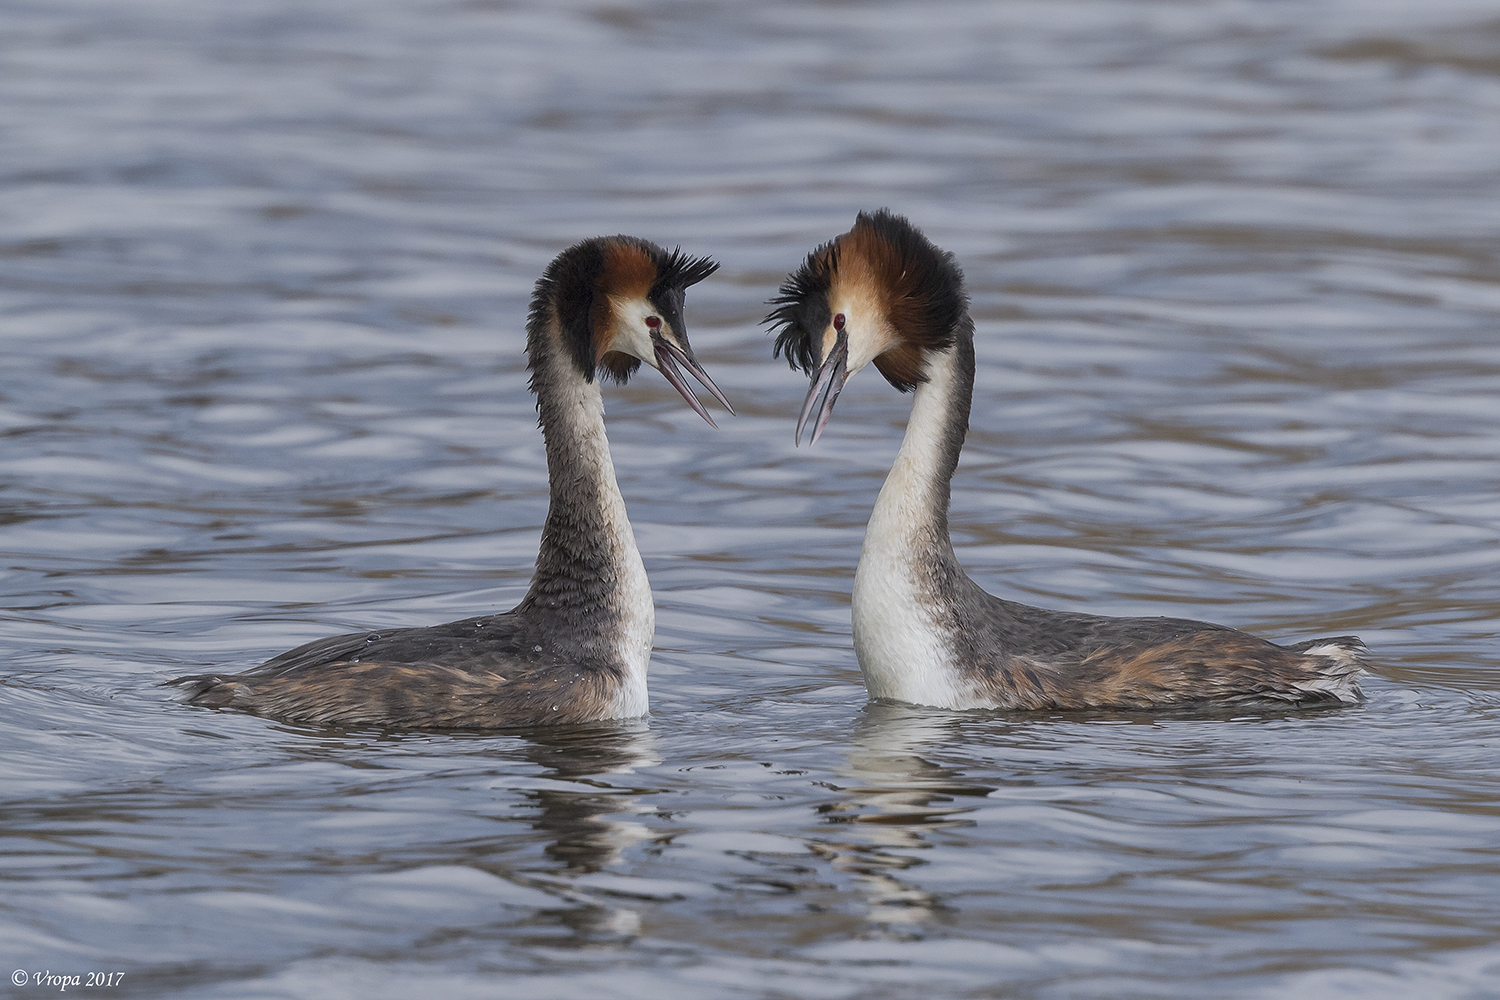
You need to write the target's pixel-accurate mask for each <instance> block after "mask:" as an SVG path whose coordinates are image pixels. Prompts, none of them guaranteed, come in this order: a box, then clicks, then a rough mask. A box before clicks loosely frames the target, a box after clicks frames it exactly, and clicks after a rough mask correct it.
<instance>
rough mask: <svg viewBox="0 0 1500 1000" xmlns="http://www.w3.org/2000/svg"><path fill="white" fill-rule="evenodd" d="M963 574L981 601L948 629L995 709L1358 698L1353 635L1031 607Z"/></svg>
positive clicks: (1359, 662)
mask: <svg viewBox="0 0 1500 1000" xmlns="http://www.w3.org/2000/svg"><path fill="white" fill-rule="evenodd" d="M965 582H966V583H969V585H970V587H972V588H973V590H974V591H977V592H978V596H979V597H980V598H982V599H983V602H984V604H986V605H988V607H987V611H986V613H984V614H982V615H980V616H976V618H975V619H974V620H972V621H971V622H969V623H968V625H967V627H963V626H961V627H959V628H958V629H957V630H956V631H955V633H954V634H953V639H954V645H955V647H956V649H957V653H958V655H957V656H956V657H955V662H956V663H957V664H960V665H962V667H963V671H962V673H963V676H964V678H965V680H966V681H967V682H968V683H969V684H971V685H972V687H973V690H974V692H975V694H976V696H977V697H978V698H980V699H982V700H983V701H984V702H985V703H986V704H989V705H992V706H994V707H996V708H1007V709H1077V708H1167V707H1178V706H1190V705H1203V704H1216V705H1253V704H1261V705H1275V704H1280V705H1297V706H1314V705H1337V704H1355V703H1358V702H1359V701H1360V700H1361V696H1360V692H1359V682H1358V675H1359V673H1360V671H1361V670H1362V669H1363V668H1364V653H1365V646H1364V643H1362V642H1361V641H1360V640H1359V639H1358V638H1356V637H1354V636H1338V637H1336V638H1329V639H1314V640H1310V641H1308V642H1301V643H1297V644H1295V645H1292V646H1281V645H1278V644H1276V643H1274V642H1271V641H1269V640H1267V639H1262V638H1260V637H1259V636H1254V635H1250V634H1249V633H1246V632H1241V631H1239V630H1237V629H1232V628H1227V627H1225V626H1222V625H1214V624H1211V623H1208V622H1199V621H1190V620H1187V619H1182V618H1151V617H1143V618H1109V617H1104V616H1101V615H1084V614H1074V613H1068V612H1062V611H1050V610H1047V609H1045V608H1033V607H1029V606H1027V605H1024V604H1016V603H1013V602H1010V601H1002V600H1000V599H999V598H996V597H994V596H992V595H990V594H985V593H984V592H983V591H979V589H978V587H977V586H975V585H973V584H972V582H970V581H968V580H967V578H966V579H965ZM969 604H970V602H960V603H959V605H958V606H959V607H963V606H966V605H969ZM1309 650H1316V652H1313V653H1309V652H1308V651H1309Z"/></svg>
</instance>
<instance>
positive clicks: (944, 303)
mask: <svg viewBox="0 0 1500 1000" xmlns="http://www.w3.org/2000/svg"><path fill="white" fill-rule="evenodd" d="M771 304H772V305H774V306H776V307H777V308H776V310H775V311H774V312H772V313H771V315H769V316H767V317H766V319H765V321H766V322H767V323H769V324H771V326H772V329H773V330H774V331H775V332H776V350H775V353H776V354H777V355H778V356H779V355H780V354H782V353H783V352H785V354H786V359H787V361H788V362H789V363H790V364H791V366H792V367H793V368H800V369H802V370H803V371H804V372H807V373H809V375H811V377H812V387H811V388H810V389H809V390H808V393H807V399H806V401H805V402H804V403H803V404H802V415H801V417H800V418H799V419H798V420H797V438H796V440H797V441H798V442H799V443H800V442H801V440H802V428H803V427H804V426H806V424H807V422H808V418H809V417H810V416H811V415H812V414H813V412H814V409H815V408H816V411H817V418H816V420H815V421H814V422H813V432H812V440H813V441H817V440H818V438H819V437H821V436H822V434H823V428H824V427H825V426H827V424H828V418H829V417H830V416H832V415H833V404H834V401H835V400H837V399H838V395H839V393H840V392H841V391H842V390H843V388H844V383H845V382H847V381H848V380H849V379H850V378H851V377H853V375H854V374H855V373H856V372H858V371H859V370H860V369H861V368H863V367H864V366H865V365H867V364H869V363H870V362H872V361H873V362H875V367H876V369H878V370H879V372H880V374H882V375H884V376H885V379H886V381H887V382H889V383H890V384H891V385H893V386H895V387H896V388H897V389H900V390H901V391H902V392H909V391H910V390H912V389H915V388H916V387H917V386H918V385H920V384H921V383H923V382H925V381H927V376H926V375H925V374H924V373H923V366H924V364H925V362H926V356H927V354H928V352H931V351H943V350H947V349H948V348H950V347H952V346H953V328H954V326H955V325H956V324H957V323H958V320H959V317H960V316H961V315H963V311H964V308H965V306H966V304H967V302H966V298H965V295H964V288H963V273H962V272H961V271H960V270H959V268H958V264H957V263H955V262H954V260H953V255H952V254H949V253H947V252H946V251H943V250H939V249H938V248H937V247H935V246H933V245H932V243H931V241H929V240H928V239H927V237H926V236H923V235H922V232H921V230H919V229H917V227H916V226H913V225H912V224H911V223H910V222H908V221H907V220H906V219H905V217H903V216H900V215H895V214H893V213H892V212H890V211H888V210H886V209H881V210H880V211H878V212H861V213H859V216H858V217H857V218H856V219H855V220H854V228H853V229H851V230H849V231H848V232H847V233H845V234H844V235H842V236H837V237H835V238H834V239H832V240H830V241H829V242H827V243H825V244H823V245H822V246H820V247H818V249H816V250H814V251H813V252H812V253H810V254H808V255H807V260H806V261H805V262H804V263H803V265H802V266H801V267H800V268H798V269H797V270H796V271H794V272H793V273H792V274H790V275H788V276H787V279H786V281H785V282H784V283H783V284H782V286H781V294H780V295H778V296H777V297H776V298H774V299H772V300H771ZM820 399H821V402H819V400H820Z"/></svg>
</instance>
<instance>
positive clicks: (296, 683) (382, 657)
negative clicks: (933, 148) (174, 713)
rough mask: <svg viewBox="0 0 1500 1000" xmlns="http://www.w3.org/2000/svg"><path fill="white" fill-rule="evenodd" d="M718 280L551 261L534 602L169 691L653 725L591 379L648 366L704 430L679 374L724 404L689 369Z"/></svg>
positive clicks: (659, 252) (619, 510) (360, 720)
mask: <svg viewBox="0 0 1500 1000" xmlns="http://www.w3.org/2000/svg"><path fill="white" fill-rule="evenodd" d="M717 267H718V265H717V264H715V263H713V262H712V261H710V260H707V259H705V258H694V257H688V256H685V255H683V254H681V253H680V252H675V251H674V252H672V253H668V252H666V251H665V250H663V249H662V248H661V247H658V246H656V245H655V244H653V243H649V242H647V241H645V240H640V239H636V238H634V237H628V236H614V237H600V238H597V239H592V240H585V241H584V242H582V243H579V244H577V245H576V246H573V247H571V248H569V249H568V250H565V251H564V252H563V253H561V254H559V255H558V257H557V258H556V259H554V260H553V261H552V263H551V265H549V266H548V268H547V270H546V272H545V274H544V275H543V276H542V278H541V279H540V280H539V281H538V282H537V285H536V290H535V293H534V295H533V297H532V302H531V310H530V313H529V316H528V319H527V324H526V329H527V338H526V350H527V355H528V368H529V369H530V371H531V390H532V392H534V393H535V394H536V398H537V412H538V416H539V422H540V424H541V428H542V435H543V439H544V440H545V443H546V451H547V472H548V478H549V481H550V503H549V506H548V511H547V521H546V524H545V526H544V527H543V530H542V540H541V548H540V552H539V553H538V555H537V561H536V571H535V573H534V574H533V576H532V580H531V586H530V589H529V590H528V592H527V594H526V596H525V597H524V598H523V599H522V601H521V603H520V604H519V605H517V606H516V607H515V608H514V609H513V610H511V611H508V612H505V613H503V614H493V615H482V616H479V617H476V618H468V619H464V620H463V621H456V622H449V623H447V624H444V625H436V626H432V627H428V628H403V629H393V630H389V631H387V630H381V631H379V632H368V633H366V632H361V633H356V634H351V635H340V636H334V637H331V638H327V639H320V640H317V641H315V642H310V643H308V644H306V645H304V646H299V647H297V648H296V649H293V650H290V651H288V652H286V653H282V654H281V655H280V656H277V657H275V658H273V659H271V660H268V661H267V662H266V663H264V664H262V665H261V666H259V667H256V668H254V669H252V670H249V671H246V672H244V673H239V674H230V675H222V674H200V675H194V676H190V677H179V678H176V679H175V680H173V681H170V682H168V683H171V684H176V685H178V686H180V687H182V688H184V689H186V690H187V691H188V701H190V702H191V703H193V704H196V705H203V706H209V707H228V708H238V709H243V710H246V711H249V712H253V713H255V714H258V715H264V716H269V717H272V718H277V719H284V720H288V721H297V722H310V723H320V724H329V725H340V726H380V727H399V728H495V727H508V726H530V725H539V724H549V723H575V722H591V721H596V720H602V719H617V718H630V717H633V716H638V715H643V714H645V712H646V710H647V706H648V698H647V693H646V668H647V663H648V661H649V660H650V657H651V643H652V637H653V634H654V631H655V624H656V612H655V608H654V606H653V604H652V601H651V585H650V583H649V581H648V580H647V579H646V569H645V566H644V564H643V563H642V561H641V556H640V552H639V550H638V549H637V548H636V544H635V536H634V534H633V533H632V531H631V528H630V521H629V519H628V517H627V516H626V513H625V501H624V499H623V497H621V495H620V489H619V486H618V485H617V483H616V481H615V472H614V464H613V462H612V461H611V459H610V453H609V442H608V440H607V439H606V437H605V428H604V403H603V397H602V396H601V394H600V389H599V382H600V379H601V378H603V377H610V378H614V379H615V380H617V381H620V382H624V381H626V380H627V379H628V378H629V377H630V376H631V375H632V374H633V373H634V372H635V370H636V369H637V368H638V367H639V366H640V363H641V362H642V361H644V362H646V363H647V364H648V365H651V366H652V367H654V368H656V369H658V370H659V371H661V373H662V374H663V375H664V376H666V378H667V379H668V381H670V382H671V383H672V385H673V386H674V387H676V388H677V390H678V391H679V392H680V393H681V394H682V395H683V397H684V399H686V400H687V402H688V403H689V405H691V406H692V407H693V409H694V410H695V411H696V412H697V413H698V414H700V415H701V416H702V417H703V418H704V419H705V420H707V421H708V422H709V423H710V424H712V423H713V420H712V419H711V418H710V417H709V415H708V412H707V411H706V410H705V409H704V408H703V404H702V403H700V402H699V401H698V399H697V397H696V396H695V395H694V394H693V392H692V390H691V389H690V388H689V387H688V385H687V382H686V381H685V380H684V378H683V375H682V371H683V369H686V371H687V372H688V373H689V374H691V375H692V376H693V377H694V378H696V379H697V380H698V381H699V382H700V383H702V384H703V386H704V387H705V388H707V389H708V390H709V392H711V393H712V394H713V395H714V396H715V397H716V398H717V399H719V400H720V401H721V402H723V403H724V405H725V407H726V408H727V407H728V405H729V404H728V401H727V400H725V398H724V395H723V393H721V392H720V391H719V389H718V387H717V386H715V385H714V384H713V381H712V380H711V379H710V378H709V377H708V375H707V374H706V373H705V372H704V371H703V370H702V368H701V367H700V366H699V365H698V363H697V361H696V360H695V359H694V357H693V352H692V348H691V347H690V346H689V344H688V338H687V330H686V327H685V325H684V322H683V316H682V311H683V299H684V293H685V290H686V289H687V288H688V286H690V285H692V284H695V283H696V282H698V281H701V280H703V279H704V278H706V277H708V276H709V275H710V274H712V273H713V272H714V270H715V269H716V268H717ZM731 412H733V411H732V410H731Z"/></svg>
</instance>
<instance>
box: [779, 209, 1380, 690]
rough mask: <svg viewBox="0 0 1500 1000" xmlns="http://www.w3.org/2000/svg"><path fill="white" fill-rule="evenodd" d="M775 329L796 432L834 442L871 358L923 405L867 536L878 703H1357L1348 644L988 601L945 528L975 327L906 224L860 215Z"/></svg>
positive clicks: (822, 256) (793, 282)
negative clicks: (853, 385)
mask: <svg viewBox="0 0 1500 1000" xmlns="http://www.w3.org/2000/svg"><path fill="white" fill-rule="evenodd" d="M773 304H774V305H776V306H777V308H776V310H775V311H774V312H773V313H772V314H771V315H770V316H769V317H768V318H767V320H768V322H770V323H772V324H774V326H775V328H776V330H777V333H778V336H777V340H776V353H777V354H782V353H785V355H786V356H787V359H788V361H790V362H791V363H792V365H793V366H794V367H798V368H801V369H802V370H803V371H806V372H808V373H810V375H811V377H812V387H811V389H810V390H809V391H808V395H807V399H806V401H805V402H804V404H803V408H802V415H801V418H800V419H799V420H798V424H797V439H798V441H799V442H800V440H801V438H802V434H803V430H804V428H805V427H806V426H807V425H808V424H809V423H811V425H812V440H814V441H816V440H817V439H818V437H819V436H821V434H822V431H823V428H824V427H825V426H826V425H827V422H828V420H829V418H830V416H831V415H832V412H833V405H834V402H835V400H837V398H838V395H839V392H840V390H842V388H843V386H844V384H845V382H846V381H847V380H848V378H849V377H851V376H852V375H853V374H854V373H856V372H858V371H859V370H860V369H861V368H863V367H865V365H867V364H870V363H871V362H873V363H874V364H875V366H876V368H877V369H878V370H879V371H880V373H881V374H882V375H884V376H885V378H886V379H887V381H889V382H890V383H891V384H892V385H894V386H895V387H896V388H898V389H900V390H901V391H903V392H906V391H911V392H913V399H912V413H911V419H910V421H909V422H908V424H907V428H906V435H905V437H904V439H903V440H902V443H901V448H900V450H899V452H898V453H897V456H896V460H895V463H894V464H893V465H892V468H891V472H890V475H889V476H888V478H887V479H886V481H885V485H884V486H883V487H882V488H881V490H880V495H879V497H878V499H877V500H876V502H875V507H874V510H873V511H872V512H871V515H870V521H869V526H868V527H867V528H866V531H865V541H864V547H863V549H862V551H861V553H860V559H859V566H858V569H857V570H856V571H855V579H854V592H853V602H852V611H853V625H854V648H855V652H856V654H857V656H858V658H859V664H860V669H861V671H862V672H863V674H864V680H865V686H866V688H867V690H868V692H869V694H870V697H872V698H878V699H890V700H894V701H903V702H909V703H912V704H919V705H933V706H937V707H941V708H952V709H970V708H998V709H1078V708H1164V707H1172V706H1185V705H1204V704H1220V705H1233V704H1251V703H1279V704H1293V705H1314V704H1351V703H1356V702H1358V701H1360V700H1361V695H1360V690H1359V674H1360V672H1361V671H1362V669H1363V666H1364V653H1365V647H1364V644H1363V643H1362V642H1360V640H1359V639H1357V638H1355V637H1353V636H1336V637H1332V638H1323V639H1313V640H1309V641H1306V642H1300V643H1297V644H1294V645H1287V646H1283V645H1279V644H1277V643H1274V642H1271V641H1269V640H1266V639H1262V638H1260V637H1258V636H1254V635H1250V634H1248V633H1245V632H1241V631H1239V630H1237V629H1233V628H1228V627H1226V626H1222V625H1215V624H1211V623H1208V622H1198V621H1189V620H1186V619H1180V618H1155V617H1140V618H1116V617H1105V616H1101V615H1089V614H1079V613H1074V612H1065V611H1052V610H1048V609H1046V608H1036V607H1031V606H1029V605H1025V604H1018V603H1015V602H1013V601H1006V600H1002V599H1000V598H998V597H995V596H993V595H991V594H988V593H986V592H985V591H984V590H982V589H981V588H980V587H979V586H978V585H977V584H975V583H974V582H973V581H972V580H970V579H969V577H968V576H967V575H966V574H965V573H964V571H963V568H962V567H961V566H960V565H959V563H958V559H957V557H956V556H955V554H954V552H953V544H952V541H951V539H950V537H949V532H948V507H949V499H950V492H951V491H950V484H951V481H952V479H953V474H954V471H955V469H956V468H957V466H958V456H959V451H960V449H961V448H962V447H963V441H964V436H965V434H966V433H967V431H968V424H969V411H970V403H971V399H972V396H973V388H974V325H973V322H972V321H971V320H970V318H969V312H968V299H967V296H966V294H965V293H964V290H963V276H962V273H961V272H960V270H959V268H958V265H957V264H956V262H955V261H954V260H953V258H952V256H951V255H950V254H948V253H945V252H944V251H942V250H939V249H938V248H937V247H935V246H933V244H932V243H930V242H929V241H928V240H927V239H926V237H925V236H923V235H922V233H921V232H920V231H918V230H917V229H916V228H915V227H914V226H912V225H911V224H910V223H909V222H908V221H907V220H906V219H904V218H902V217H900V216H897V215H893V214H891V213H889V212H885V211H881V212H875V213H868V214H867V213H861V214H860V215H859V217H858V219H857V220H856V222H855V225H854V228H853V229H852V230H850V231H849V232H848V233H846V234H844V235H843V236H840V237H838V238H836V239H834V240H832V241H831V242H829V243H827V244H825V245H824V246H822V247H819V248H818V249H817V250H815V251H814V252H813V253H812V254H810V255H809V256H808V258H807V261H806V262H805V263H804V264H803V266H802V267H801V268H800V269H799V270H797V271H795V272H793V274H792V275H791V276H789V277H788V279H787V281H786V283H785V284H784V285H783V286H782V288H781V294H780V296H779V297H778V298H776V299H774V300H773Z"/></svg>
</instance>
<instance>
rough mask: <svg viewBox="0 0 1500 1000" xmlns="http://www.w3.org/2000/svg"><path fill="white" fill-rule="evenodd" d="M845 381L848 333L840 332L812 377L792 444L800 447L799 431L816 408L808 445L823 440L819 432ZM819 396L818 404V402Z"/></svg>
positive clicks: (847, 358) (847, 378) (847, 361)
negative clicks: (820, 397)
mask: <svg viewBox="0 0 1500 1000" xmlns="http://www.w3.org/2000/svg"><path fill="white" fill-rule="evenodd" d="M848 380H849V331H847V330H840V331H839V336H838V339H837V340H835V341H834V342H833V350H831V351H829V352H828V357H826V358H824V359H823V363H822V365H820V366H819V367H818V370H817V371H816V372H814V373H813V383H812V388H811V389H808V390H807V399H805V400H803V401H802V415H801V416H799V417H798V418H797V436H796V437H794V438H793V439H792V440H793V441H794V442H796V443H797V444H801V443H802V428H803V427H805V426H807V418H808V417H809V416H811V415H812V412H813V406H814V404H817V409H818V419H817V421H816V422H814V424H813V432H812V439H811V440H810V441H808V442H807V443H808V445H809V446H811V445H815V444H817V443H818V438H820V437H822V436H823V428H824V427H827V426H828V418H829V417H831V416H833V404H834V403H835V402H837V400H838V398H839V393H841V392H843V391H844V383H845V382H847V381H848ZM820 394H821V396H822V402H821V403H819V402H818V397H819V395H820Z"/></svg>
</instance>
